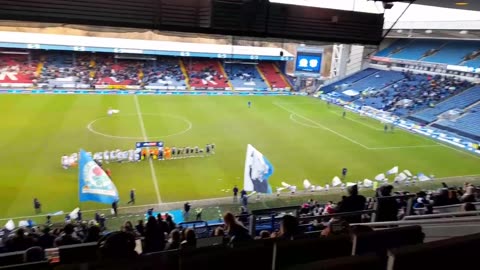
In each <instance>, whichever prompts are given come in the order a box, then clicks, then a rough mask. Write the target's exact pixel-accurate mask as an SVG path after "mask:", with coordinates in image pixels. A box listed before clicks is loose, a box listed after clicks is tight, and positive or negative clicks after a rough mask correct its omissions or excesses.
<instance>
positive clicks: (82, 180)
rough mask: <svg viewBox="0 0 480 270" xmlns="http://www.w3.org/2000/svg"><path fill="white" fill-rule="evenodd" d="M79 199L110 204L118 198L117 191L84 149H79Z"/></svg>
mask: <svg viewBox="0 0 480 270" xmlns="http://www.w3.org/2000/svg"><path fill="white" fill-rule="evenodd" d="M79 189H80V191H79V192H80V201H81V202H84V201H95V202H99V203H106V204H111V203H113V202H114V201H117V200H118V191H117V188H116V187H115V185H114V184H113V182H112V180H111V179H110V177H108V175H107V174H106V173H105V171H104V170H103V169H102V168H100V166H98V164H97V163H96V162H95V161H94V160H93V159H92V158H91V157H90V156H89V155H88V154H87V153H86V152H85V151H84V150H81V151H80V164H79Z"/></svg>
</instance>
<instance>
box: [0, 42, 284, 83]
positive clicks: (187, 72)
mask: <svg viewBox="0 0 480 270" xmlns="http://www.w3.org/2000/svg"><path fill="white" fill-rule="evenodd" d="M5 52H8V53H5ZM229 79H230V80H229ZM0 85H2V86H3V87H31V86H34V85H35V86H39V87H46V88H97V89H101V88H111V87H115V88H132V89H134V88H137V89H138V88H146V89H160V90H186V89H188V88H189V87H192V89H196V90H207V89H210V90H212V89H215V90H229V89H231V88H232V87H233V88H237V89H238V90H250V91H252V90H255V91H265V90H271V89H272V88H275V89H280V90H288V89H289V87H290V84H289V82H288V79H287V78H286V77H285V76H284V75H283V74H282V73H281V71H280V70H279V69H278V68H277V67H276V66H275V64H274V63H273V62H260V63H247V62H245V63H226V64H222V63H220V61H217V60H213V59H210V60H205V59H201V58H183V60H182V59H180V58H175V57H157V56H145V55H142V56H130V55H121V54H119V55H114V54H107V53H87V52H65V51H33V50H26V51H24V52H17V54H15V51H8V50H5V51H4V53H3V54H0Z"/></svg>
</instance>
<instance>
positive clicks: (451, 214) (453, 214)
mask: <svg viewBox="0 0 480 270" xmlns="http://www.w3.org/2000/svg"><path fill="white" fill-rule="evenodd" d="M479 215H480V211H469V212H449V213H441V214H429V215H418V216H408V217H405V218H404V219H403V220H421V219H431V218H442V217H464V216H479Z"/></svg>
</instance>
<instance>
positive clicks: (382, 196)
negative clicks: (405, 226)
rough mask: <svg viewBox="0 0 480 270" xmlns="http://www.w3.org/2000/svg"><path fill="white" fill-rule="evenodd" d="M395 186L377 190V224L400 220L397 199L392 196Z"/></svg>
mask: <svg viewBox="0 0 480 270" xmlns="http://www.w3.org/2000/svg"><path fill="white" fill-rule="evenodd" d="M392 191H393V186H392V185H386V186H382V187H380V188H378V189H377V198H378V199H377V200H378V209H377V219H376V221H377V222H380V221H396V220H398V217H397V215H398V208H399V207H398V204H397V200H396V198H395V197H391V196H392Z"/></svg>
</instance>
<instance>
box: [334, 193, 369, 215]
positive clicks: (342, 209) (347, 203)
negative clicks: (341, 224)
mask: <svg viewBox="0 0 480 270" xmlns="http://www.w3.org/2000/svg"><path fill="white" fill-rule="evenodd" d="M347 190H348V193H349V196H348V197H345V198H344V199H343V200H342V201H341V202H340V203H338V208H337V212H338V213H346V212H356V211H362V210H365V203H366V201H367V199H365V197H364V196H362V195H358V186H357V185H354V186H350V187H348V189H347ZM344 219H345V221H347V222H348V223H360V222H361V221H362V216H361V215H358V216H350V217H345V218H344Z"/></svg>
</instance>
